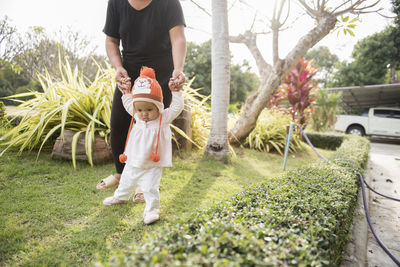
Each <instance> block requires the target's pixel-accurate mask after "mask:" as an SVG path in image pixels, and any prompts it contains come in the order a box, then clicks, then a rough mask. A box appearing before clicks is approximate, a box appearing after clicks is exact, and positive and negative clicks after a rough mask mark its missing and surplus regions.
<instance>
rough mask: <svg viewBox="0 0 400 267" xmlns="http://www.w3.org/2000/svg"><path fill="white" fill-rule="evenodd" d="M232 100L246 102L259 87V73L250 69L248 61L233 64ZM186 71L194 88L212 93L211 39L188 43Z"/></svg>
mask: <svg viewBox="0 0 400 267" xmlns="http://www.w3.org/2000/svg"><path fill="white" fill-rule="evenodd" d="M230 71H231V72H230V73H231V80H230V100H229V102H230V103H231V104H233V103H236V102H244V100H245V99H246V97H247V96H248V93H249V92H251V91H252V90H254V89H256V88H257V87H258V84H259V81H258V78H257V75H256V74H254V73H252V72H251V71H250V66H249V64H248V62H244V63H243V64H231V70H230ZM185 72H186V74H187V75H188V77H189V78H190V79H192V78H193V77H195V80H194V81H193V87H194V88H201V89H200V90H199V93H201V94H203V95H210V94H211V40H209V41H207V42H204V43H202V44H200V45H197V44H195V43H193V42H188V43H187V53H186V62H185Z"/></svg>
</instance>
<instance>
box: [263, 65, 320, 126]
mask: <svg viewBox="0 0 400 267" xmlns="http://www.w3.org/2000/svg"><path fill="white" fill-rule="evenodd" d="M312 62H313V60H312V59H311V60H308V61H307V60H305V59H304V57H302V58H301V59H300V61H299V63H297V65H296V67H294V68H293V69H292V71H291V72H290V73H289V74H288V75H287V76H286V77H285V79H284V80H283V81H282V84H281V85H280V86H279V88H278V90H277V91H276V92H275V94H274V95H273V97H272V99H271V101H270V103H269V105H270V106H271V107H277V108H278V109H279V110H282V111H284V112H287V113H290V114H291V115H292V120H293V121H294V122H297V123H298V124H300V125H301V126H302V127H303V128H304V127H305V126H306V124H307V118H308V116H309V115H310V114H311V113H312V110H313V109H312V104H313V103H314V102H315V100H316V97H315V92H316V90H317V89H318V85H317V84H315V83H313V81H312V77H313V76H314V74H315V73H316V71H317V68H315V67H312ZM281 101H282V102H283V103H282V104H281ZM285 102H286V103H285Z"/></svg>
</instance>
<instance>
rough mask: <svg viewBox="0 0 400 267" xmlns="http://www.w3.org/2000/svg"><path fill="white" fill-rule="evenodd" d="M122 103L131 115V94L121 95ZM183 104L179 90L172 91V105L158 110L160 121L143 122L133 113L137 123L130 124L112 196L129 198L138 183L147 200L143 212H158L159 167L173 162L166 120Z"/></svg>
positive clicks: (169, 132) (178, 110) (177, 111)
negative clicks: (156, 158)
mask: <svg viewBox="0 0 400 267" xmlns="http://www.w3.org/2000/svg"><path fill="white" fill-rule="evenodd" d="M122 103H123V105H124V107H125V109H126V111H127V112H128V113H129V114H131V115H133V99H132V95H131V94H125V95H123V96H122ZM183 105H184V102H183V97H182V92H172V102H171V106H170V107H169V108H166V109H165V110H163V111H161V114H162V120H161V125H160V117H158V118H157V119H155V120H152V121H149V122H145V121H143V120H141V119H139V117H138V116H137V115H135V119H136V124H135V125H134V126H133V127H132V130H131V132H130V136H129V140H128V144H127V145H126V150H125V154H126V155H127V157H128V158H127V161H126V165H125V167H124V170H123V171H122V174H121V179H120V183H119V186H118V188H117V190H116V191H115V193H114V197H115V198H117V199H119V200H128V199H129V197H130V196H131V195H132V194H133V193H134V191H135V189H136V187H138V186H140V188H141V189H142V191H143V195H144V199H145V201H146V207H145V211H144V215H146V214H158V212H159V208H160V196H159V190H158V187H159V184H160V180H161V175H162V168H163V167H169V166H171V165H172V142H171V129H170V126H169V124H170V123H171V122H172V121H173V120H174V119H175V118H176V117H177V116H178V115H179V114H180V113H181V112H182V110H183ZM159 125H160V126H159ZM159 127H160V140H159V146H158V154H160V161H158V162H154V161H152V160H151V158H150V155H151V154H152V153H155V151H156V145H157V134H158V128H159Z"/></svg>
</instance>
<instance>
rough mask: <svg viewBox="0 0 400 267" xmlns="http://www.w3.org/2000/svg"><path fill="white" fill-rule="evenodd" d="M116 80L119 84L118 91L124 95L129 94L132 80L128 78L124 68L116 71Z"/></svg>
mask: <svg viewBox="0 0 400 267" xmlns="http://www.w3.org/2000/svg"><path fill="white" fill-rule="evenodd" d="M115 80H116V82H117V86H118V89H119V90H120V91H121V92H122V93H123V94H127V93H129V92H130V91H131V87H132V84H131V78H130V77H129V76H128V72H127V71H126V70H125V69H124V68H123V67H119V68H117V69H116V74H115Z"/></svg>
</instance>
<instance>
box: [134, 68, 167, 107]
mask: <svg viewBox="0 0 400 267" xmlns="http://www.w3.org/2000/svg"><path fill="white" fill-rule="evenodd" d="M132 98H133V102H137V101H145V102H150V103H153V104H154V105H156V106H157V108H158V111H160V112H162V111H163V110H164V104H163V94H162V89H161V86H160V84H159V83H158V82H157V80H156V74H155V72H154V70H153V69H152V68H149V67H145V66H143V67H142V69H141V70H140V75H139V77H138V78H137V79H136V80H135V83H134V84H133V88H132Z"/></svg>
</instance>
